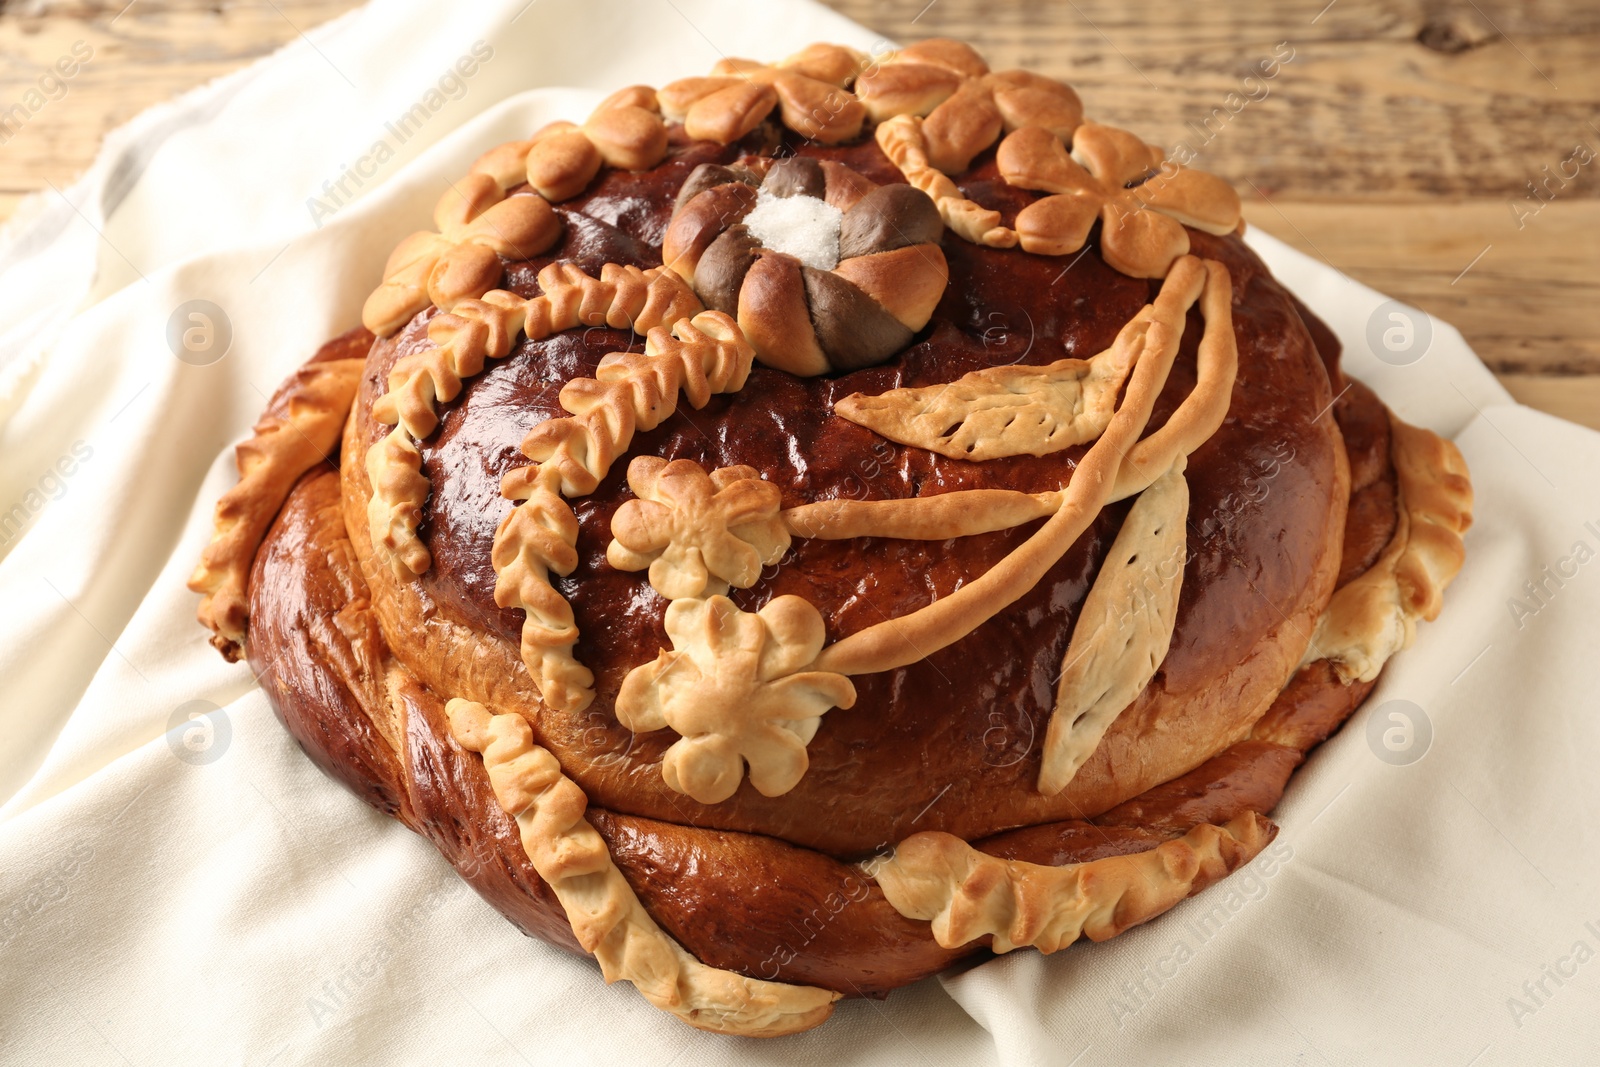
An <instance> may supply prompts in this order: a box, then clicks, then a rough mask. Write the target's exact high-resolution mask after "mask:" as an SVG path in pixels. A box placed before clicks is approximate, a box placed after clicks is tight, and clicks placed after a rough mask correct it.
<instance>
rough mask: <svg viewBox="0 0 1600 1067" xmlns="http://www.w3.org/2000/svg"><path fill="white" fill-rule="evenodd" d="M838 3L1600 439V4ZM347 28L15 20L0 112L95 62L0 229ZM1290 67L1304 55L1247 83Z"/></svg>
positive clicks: (64, 15) (9, 22) (300, 22)
mask: <svg viewBox="0 0 1600 1067" xmlns="http://www.w3.org/2000/svg"><path fill="white" fill-rule="evenodd" d="M638 2H640V3H644V2H647V0H638ZM827 2H828V3H829V4H830V5H831V6H833V7H835V8H837V9H838V10H840V11H842V12H843V13H845V14H847V15H849V16H851V17H852V18H854V19H856V20H857V21H859V22H861V23H863V24H865V25H867V26H869V27H871V28H873V29H874V30H877V31H878V32H881V33H882V34H883V35H884V36H885V37H888V38H891V39H895V40H899V41H911V40H915V39H918V38H921V37H930V36H955V37H962V38H964V39H966V40H968V41H970V42H972V43H973V44H974V45H976V46H977V47H978V49H979V50H980V51H982V52H983V53H984V54H985V56H987V58H988V59H989V61H990V63H991V64H992V65H993V66H995V67H997V68H998V67H1007V66H1024V67H1029V68H1032V69H1034V70H1038V71H1041V72H1043V73H1047V74H1051V75H1054V76H1056V77H1059V78H1062V79H1063V80H1066V81H1068V82H1069V83H1071V84H1072V85H1074V86H1075V87H1076V88H1077V89H1078V91H1079V93H1080V94H1081V95H1082V96H1083V98H1084V101H1085V104H1086V106H1087V109H1088V111H1089V113H1090V114H1091V115H1092V116H1093V117H1094V118H1096V119H1099V120H1101V121H1105V122H1110V123H1114V124H1117V125H1123V126H1127V127H1129V128H1130V129H1132V130H1134V131H1136V132H1138V133H1139V134H1141V135H1142V136H1143V137H1144V138H1145V139H1146V140H1148V141H1151V142H1153V143H1157V144H1162V145H1166V146H1168V147H1171V146H1173V145H1175V144H1177V143H1179V142H1185V143H1188V144H1189V145H1190V146H1191V147H1195V148H1198V149H1199V151H1200V154H1199V156H1198V158H1197V160H1196V163H1197V165H1198V166H1200V167H1202V168H1204V169H1207V170H1211V171H1214V172H1215V173H1217V174H1220V175H1222V176H1224V177H1226V178H1228V179H1229V180H1231V181H1232V182H1234V184H1235V185H1236V186H1237V187H1238V188H1239V190H1240V192H1241V193H1242V194H1243V196H1244V198H1245V214H1246V217H1247V218H1248V219H1249V220H1250V222H1251V223H1252V224H1254V225H1257V226H1260V227H1261V228H1262V229H1264V230H1266V231H1267V232H1269V233H1271V234H1273V235H1274V236H1276V237H1279V238H1282V239H1283V240H1285V241H1287V242H1289V243H1290V244H1292V245H1294V246H1296V247H1297V248H1300V249H1301V250H1303V251H1305V252H1308V253H1310V254H1312V255H1314V256H1317V257H1318V258H1320V259H1322V260H1324V261H1326V262H1328V263H1331V264H1332V265H1334V266H1335V267H1337V268H1339V269H1340V270H1342V271H1344V272H1345V273H1346V274H1349V275H1350V276H1352V277H1354V278H1357V279H1359V280H1361V281H1363V282H1365V283H1367V284H1368V285H1371V286H1372V287H1374V288H1376V289H1379V290H1382V291H1384V292H1386V293H1388V294H1390V295H1391V296H1394V297H1397V298H1399V299H1401V300H1404V301H1406V302H1408V303H1411V304H1415V305H1416V306H1418V307H1421V308H1423V309H1425V310H1427V311H1429V312H1432V313H1433V314H1435V315H1437V316H1439V317H1440V318H1443V319H1445V320H1446V321H1448V322H1451V323H1453V324H1455V325H1456V326H1457V327H1459V328H1460V330H1461V331H1462V333H1463V334H1465V335H1466V338H1467V340H1468V342H1469V343H1471V344H1472V346H1473V347H1474V348H1475V349H1476V350H1477V352H1478V354H1479V355H1480V356H1482V357H1483V359H1484V360H1485V361H1486V362H1487V363H1488V364H1489V366H1490V368H1492V369H1493V370H1494V371H1495V373H1496V374H1498V375H1499V376H1500V378H1501V380H1502V381H1503V382H1504V383H1505V385H1506V387H1507V388H1508V389H1510V391H1511V392H1512V394H1513V395H1515V396H1516V397H1517V398H1518V399H1519V400H1522V401H1524V402H1525V403H1528V404H1531V405H1533V406H1534V407H1538V408H1542V409H1544V410H1546V411H1551V412H1554V413H1555V414H1558V415H1561V416H1563V417H1565V418H1569V419H1573V420H1575V421H1577V422H1582V423H1585V424H1587V425H1589V426H1594V427H1600V337H1597V331H1596V326H1597V325H1600V4H1597V3H1595V0H1388V2H1378V0H1332V2H1331V3H1330V2H1328V0H1310V2H1308V3H1298V2H1296V3H1285V4H1263V3H1259V2H1255V0H1214V2H1212V3H1206V4H1190V3H1181V2H1178V0H1162V2H1160V3H1155V2H1149V0H1144V2H1137V0H1135V2H1129V0H1057V2H1050V3H1042V2H1034V3H1030V2H1026V0H932V2H931V3H930V2H928V0H827ZM353 6H355V4H354V3H353V2H352V0H266V2H265V3H263V2H260V0H251V2H234V0H220V2H218V0H135V3H133V4H131V5H127V4H126V0H22V2H17V0H10V2H6V0H0V111H3V110H5V109H7V108H9V107H10V105H12V104H13V103H16V102H19V101H21V100H23V98H24V94H26V93H27V92H28V91H29V90H30V89H32V88H33V87H34V86H35V85H36V84H37V81H38V78H39V77H40V75H41V74H42V73H44V71H45V69H46V68H48V67H50V66H51V65H52V64H54V63H55V62H56V60H57V59H58V58H60V57H61V56H63V55H68V54H70V53H71V51H72V49H73V46H74V44H75V43H76V42H82V44H81V45H79V46H78V47H79V51H80V53H81V52H82V51H83V50H84V49H92V57H91V58H90V59H89V60H88V61H87V62H85V63H83V64H82V67H81V69H80V70H79V71H78V72H77V73H76V74H75V75H74V77H73V78H72V79H71V80H70V81H69V82H67V83H66V85H67V91H66V93H65V95H64V96H61V97H60V98H59V99H53V100H50V101H49V103H48V105H47V106H46V107H45V108H43V109H40V111H39V113H38V114H36V115H34V116H33V117H32V118H31V119H29V120H28V121H27V122H26V123H25V124H22V125H21V126H20V128H17V129H15V131H14V132H11V133H9V135H8V134H7V133H6V131H5V130H3V129H0V217H3V216H8V215H9V214H10V213H11V211H12V210H13V209H14V208H15V206H16V202H17V201H18V200H19V199H20V198H21V197H22V196H24V195H26V194H28V193H30V192H33V191H35V190H38V189H41V188H45V187H46V183H47V182H53V183H55V184H56V185H58V186H61V185H64V184H65V183H66V182H68V181H70V180H72V178H73V177H74V176H75V175H77V174H78V173H79V172H80V171H81V170H82V169H83V168H84V167H85V166H87V165H88V163H89V161H90V160H91V159H92V158H93V156H94V153H95V150H96V148H97V147H98V145H99V142H100V139H101V137H102V136H103V135H104V134H105V133H106V132H107V131H108V130H110V129H112V128H113V127H115V126H117V125H120V124H121V123H123V122H125V121H127V120H128V119H129V118H131V117H132V116H133V115H135V114H136V113H137V112H139V111H140V110H142V109H144V108H145V107H147V106H149V105H151V104H154V103H157V102H158V101H161V100H164V99H167V98H168V97H170V96H172V95H174V94H176V93H179V92H182V91H183V90H185V89H188V88H191V87H193V86H195V85H198V84H200V83H202V82H204V81H206V80H208V79H210V78H214V77H216V76H217V75H220V74H223V73H226V72H227V71H229V70H231V69H233V68H235V67H237V66H240V65H242V64H244V63H247V62H249V61H250V60H252V59H255V58H257V57H259V56H262V55H266V54H267V53H269V52H271V51H273V50H274V49H276V48H278V47H279V46H280V45H282V44H284V43H286V42H288V41H290V40H292V39H293V38H294V37H296V36H297V35H298V34H299V33H300V32H302V31H304V30H306V29H308V28H310V27H312V26H314V25H316V24H317V23H319V22H322V21H324V20H326V19H328V18H331V17H333V16H334V15H337V14H339V13H341V12H343V11H345V10H346V9H348V8H350V7H353ZM1275 53H1276V55H1277V56H1278V57H1279V58H1282V57H1284V56H1291V55H1292V58H1291V59H1289V60H1288V62H1286V63H1284V64H1283V65H1282V67H1281V70H1280V71H1279V72H1278V73H1277V75H1276V77H1274V78H1272V79H1270V80H1262V79H1259V78H1258V79H1255V80H1250V75H1251V73H1252V70H1253V69H1254V68H1255V67H1256V64H1257V63H1258V62H1259V61H1261V60H1264V59H1269V58H1273V57H1274V55H1275ZM1535 187H1537V188H1536V190H1535Z"/></svg>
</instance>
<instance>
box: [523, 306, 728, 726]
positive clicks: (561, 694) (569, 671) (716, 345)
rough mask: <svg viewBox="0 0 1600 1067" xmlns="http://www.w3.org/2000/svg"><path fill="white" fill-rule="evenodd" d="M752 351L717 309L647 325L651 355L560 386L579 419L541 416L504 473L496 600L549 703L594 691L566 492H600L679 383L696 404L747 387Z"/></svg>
mask: <svg viewBox="0 0 1600 1067" xmlns="http://www.w3.org/2000/svg"><path fill="white" fill-rule="evenodd" d="M754 356H755V352H754V350H753V349H751V347H750V345H749V343H748V342H746V341H745V339H744V333H743V332H742V331H741V330H740V329H739V324H738V323H736V322H734V321H733V319H731V318H730V317H728V316H727V315H725V314H723V313H722V312H720V311H705V312H701V313H700V314H698V315H696V316H695V317H694V318H693V319H692V320H691V319H679V320H678V322H677V324H676V325H674V326H673V327H672V330H671V332H670V333H669V332H668V331H667V330H666V329H665V328H664V327H661V326H656V327H654V328H652V329H651V330H650V331H649V334H648V336H647V338H646V340H645V347H644V352H643V353H642V354H639V353H633V352H614V353H612V354H611V355H608V356H606V357H605V358H604V359H602V360H601V361H600V366H599V368H598V369H597V370H596V371H595V377H593V378H574V379H573V380H572V381H570V382H568V383H567V384H566V385H565V386H563V387H562V389H561V406H562V407H564V408H566V409H567V410H568V411H570V412H572V417H571V418H565V419H550V420H549V421H546V422H541V423H539V424H538V425H537V426H535V427H534V428H533V430H532V431H530V432H529V434H528V436H527V438H526V439H525V440H524V441H523V442H522V453H523V455H525V456H527V457H528V458H529V459H531V460H533V463H532V464H531V465H529V466H526V467H518V468H517V469H515V470H513V471H511V472H509V473H508V474H506V476H505V479H504V480H503V481H502V483H501V489H500V491H501V494H502V495H503V496H504V497H505V498H506V499H507V500H513V501H520V502H521V503H519V504H518V505H517V507H516V508H515V509H514V510H513V511H512V512H511V514H510V515H507V516H506V517H505V519H504V520H503V521H502V522H501V523H500V528H499V529H498V530H496V531H495V535H494V551H493V555H492V557H491V558H492V560H493V563H494V570H495V575H496V580H495V587H494V599H495V603H497V604H499V605H500V606H501V607H503V608H520V609H522V611H523V612H524V613H526V616H527V618H526V621H524V623H523V625H522V661H523V663H525V664H526V665H527V668H528V674H529V675H530V676H531V677H532V678H533V681H534V684H536V685H537V686H538V687H539V692H540V694H541V695H542V696H543V697H544V701H545V703H546V704H548V705H550V706H551V707H553V708H556V709H558V710H562V711H574V710H581V709H582V708H585V707H587V706H588V704H589V701H591V700H593V699H594V691H593V689H592V688H591V686H592V685H593V682H594V676H593V675H592V674H591V673H590V672H589V670H588V668H586V667H584V666H583V665H582V664H580V663H579V662H578V661H577V660H576V659H575V658H574V657H573V654H572V647H573V645H575V644H577V641H578V627H577V623H576V622H575V621H574V619H573V616H572V607H571V605H569V604H568V603H567V601H566V599H565V598H564V597H562V596H561V594H560V593H558V592H556V590H555V587H554V586H553V585H552V584H551V581H550V573H551V572H552V571H554V572H555V573H556V574H570V573H571V572H572V569H573V568H574V567H576V566H577V563H578V554H577V548H576V542H577V537H578V521H577V518H576V517H575V516H574V515H573V513H572V508H571V507H570V506H568V504H567V502H566V501H565V500H563V499H562V497H563V496H569V497H573V496H582V495H584V494H585V493H591V492H593V491H594V488H595V486H597V485H599V484H600V479H602V478H604V477H605V476H606V473H607V472H608V471H609V470H610V469H611V463H612V461H613V460H614V459H616V458H617V457H618V456H619V455H622V454H623V453H624V452H626V451H627V448H628V445H629V443H630V442H631V441H632V440H633V434H634V431H635V430H653V429H655V427H657V426H659V425H660V424H661V420H663V419H665V418H666V417H667V416H669V415H671V414H672V413H673V412H674V411H675V410H677V405H678V393H679V392H680V391H681V392H682V393H683V394H684V396H685V397H686V398H687V399H688V401H689V403H690V404H691V405H692V406H694V407H697V408H699V407H704V406H705V405H706V403H707V401H709V400H710V399H711V395H712V394H713V393H725V392H731V391H736V390H738V389H741V388H743V386H744V382H745V378H746V377H747V376H748V375H749V374H750V361H751V360H752V359H753V358H754Z"/></svg>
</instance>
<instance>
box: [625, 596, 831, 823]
mask: <svg viewBox="0 0 1600 1067" xmlns="http://www.w3.org/2000/svg"><path fill="white" fill-rule="evenodd" d="M665 621H666V630H667V636H668V637H670V638H671V639H672V646H673V647H672V651H670V652H667V651H663V652H662V653H661V654H660V655H659V656H657V657H656V659H655V660H654V661H653V662H651V663H647V664H644V665H643V666H639V667H635V668H634V669H633V670H631V671H629V672H628V676H627V677H626V678H625V679H623V682H622V689H621V691H620V692H619V693H618V694H617V702H616V712H617V718H618V719H619V720H620V721H621V722H622V724H623V725H624V726H626V727H628V728H629V729H630V730H633V731H635V732H636V733H643V732H646V731H650V730H661V729H665V728H667V727H670V728H672V729H673V730H676V731H677V732H678V733H679V734H680V735H682V736H681V737H680V738H679V739H678V740H677V741H676V742H674V743H673V745H672V747H671V748H669V749H667V752H666V755H665V756H664V757H663V758H662V761H661V777H662V779H663V780H664V781H665V782H666V783H667V785H668V786H669V787H670V788H672V789H674V790H676V791H677V792H680V793H684V794H687V795H688V796H690V797H692V798H693V799H694V800H697V801H699V802H700V803H702V804H717V803H720V802H722V801H724V800H727V799H728V798H729V797H731V796H732V795H733V794H734V792H735V791H736V790H737V789H738V788H739V783H740V782H741V781H743V779H744V774H745V765H746V764H748V765H749V770H750V784H751V785H753V786H755V787H756V790H757V791H758V792H760V793H761V794H762V795H763V796H769V797H775V796H781V795H782V794H784V793H787V792H788V791H789V790H791V789H793V788H794V787H795V785H796V784H797V783H798V782H799V781H800V779H801V778H802V777H803V776H804V775H805V772H806V768H807V766H808V765H809V759H808V757H807V756H806V744H807V743H808V742H809V741H810V740H811V738H812V737H813V736H815V734H816V732H817V727H818V726H819V725H821V722H822V716H823V714H824V713H825V712H827V711H828V710H829V709H830V708H836V707H837V708H848V707H850V706H851V705H853V704H854V703H855V701H856V689H855V686H854V685H853V684H852V683H851V681H850V679H849V678H846V677H845V676H844V675H842V674H835V673H832V672H828V671H812V670H806V669H805V668H806V667H807V666H809V665H810V663H811V662H812V661H813V660H815V659H816V658H817V653H818V652H820V651H821V650H822V644H823V641H824V640H825V638H826V630H825V626H824V624H823V621H822V615H821V614H820V613H819V612H818V611H817V609H816V608H814V607H813V606H811V604H809V603H807V602H806V601H805V600H803V599H801V598H800V597H797V596H781V597H778V598H776V599H775V600H773V601H772V602H771V603H769V604H768V605H767V606H766V607H764V608H762V609H761V610H760V611H758V612H755V613H750V612H745V611H741V610H739V608H738V607H737V606H735V605H734V603H733V601H731V600H729V599H728V598H727V597H723V596H712V597H710V598H708V599H705V600H699V599H686V600H675V601H673V602H672V604H671V605H670V606H669V607H668V608H667V614H666V620H665Z"/></svg>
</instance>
